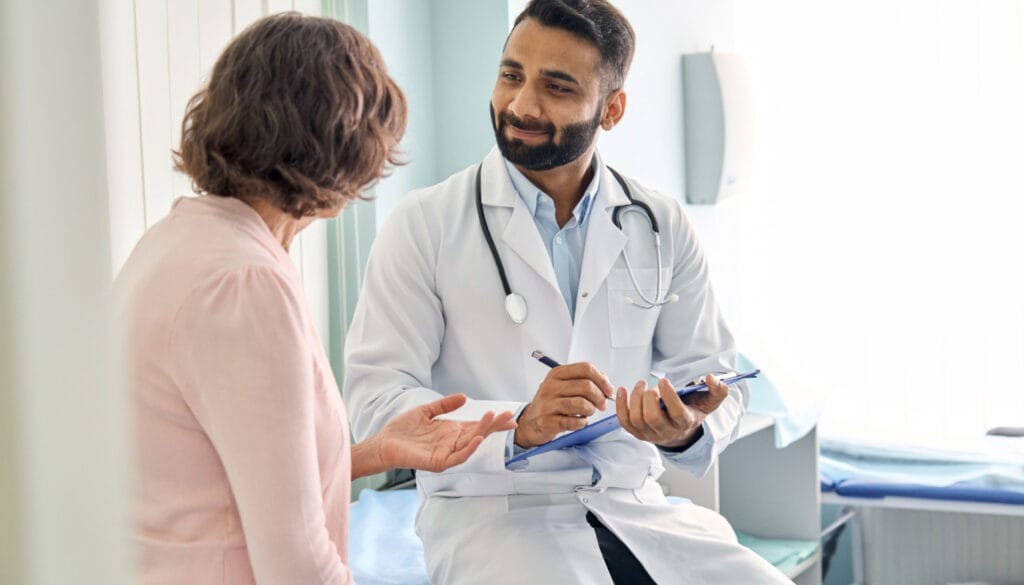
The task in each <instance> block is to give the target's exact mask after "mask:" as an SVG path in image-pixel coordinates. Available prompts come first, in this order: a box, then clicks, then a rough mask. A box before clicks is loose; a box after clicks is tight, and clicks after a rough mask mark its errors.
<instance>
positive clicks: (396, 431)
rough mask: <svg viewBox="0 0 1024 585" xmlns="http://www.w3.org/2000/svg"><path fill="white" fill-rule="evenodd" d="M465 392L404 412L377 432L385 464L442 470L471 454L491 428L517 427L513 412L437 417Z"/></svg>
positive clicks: (460, 400) (460, 401)
mask: <svg viewBox="0 0 1024 585" xmlns="http://www.w3.org/2000/svg"><path fill="white" fill-rule="evenodd" d="M466 400H467V399H466V395H465V394H453V395H451V396H446V397H444V398H442V399H440V400H437V401H435V402H431V403H429V404H424V405H423V406H420V407H417V408H414V409H412V410H410V411H408V412H405V413H403V414H401V415H399V416H397V417H395V419H394V420H392V421H391V422H389V423H388V424H387V425H385V426H384V428H383V430H381V433H380V449H381V453H380V455H381V458H382V460H383V461H386V462H387V463H388V467H402V468H412V469H423V470H426V471H443V470H445V469H448V468H449V467H452V466H455V465H458V464H460V463H462V462H464V461H466V460H467V459H469V456H470V455H472V454H473V453H474V452H475V451H476V449H477V447H479V446H480V444H481V443H483V440H484V438H486V437H487V436H488V435H490V434H491V433H493V432H498V431H510V430H512V429H514V428H515V427H516V423H515V421H513V420H512V417H513V414H512V413H511V412H509V411H505V412H503V413H501V414H498V415H495V414H494V413H493V412H488V413H487V414H485V415H484V416H483V417H482V418H481V419H480V420H476V421H465V422H462V421H454V420H438V419H437V417H438V416H440V415H442V414H447V413H449V412H452V411H454V410H456V409H458V408H460V407H461V406H462V405H463V404H465V403H466Z"/></svg>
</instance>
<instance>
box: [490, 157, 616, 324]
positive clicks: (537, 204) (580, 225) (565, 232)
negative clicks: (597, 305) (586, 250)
mask: <svg viewBox="0 0 1024 585" xmlns="http://www.w3.org/2000/svg"><path fill="white" fill-rule="evenodd" d="M505 168H507V169H508V176H509V178H510V179H512V187H513V188H515V190H516V193H518V194H519V197H520V198H521V199H522V200H523V202H524V203H526V208H527V209H529V210H530V215H532V216H533V221H534V223H536V224H537V231H539V232H540V237H541V238H542V239H543V240H544V248H545V249H546V250H547V251H548V258H550V259H551V265H552V266H553V267H554V269H555V278H556V279H557V280H558V288H559V290H561V292H562V298H564V299H565V306H566V307H568V308H569V318H570V319H572V320H573V321H575V317H576V294H577V292H579V288H580V271H581V270H582V267H583V247H584V245H585V244H586V242H587V225H588V224H589V223H590V206H591V204H592V203H593V202H594V200H595V199H597V195H598V190H599V189H600V188H601V169H602V168H603V167H602V164H601V159H600V157H599V156H598V155H597V153H594V163H593V168H594V178H593V179H591V180H590V185H588V186H587V189H586V191H584V192H583V197H581V198H580V201H579V203H577V204H576V207H575V208H574V209H573V210H572V217H570V218H569V221H567V222H566V223H565V225H564V226H562V227H558V221H556V219H555V201H554V199H552V198H551V197H550V196H548V194H547V193H545V192H543V191H541V190H540V189H539V188H538V187H537V186H536V185H534V184H533V183H531V182H530V180H529V179H527V178H526V176H525V175H523V173H521V172H520V171H519V169H517V168H516V167H515V165H513V164H512V163H510V162H508V160H506V161H505Z"/></svg>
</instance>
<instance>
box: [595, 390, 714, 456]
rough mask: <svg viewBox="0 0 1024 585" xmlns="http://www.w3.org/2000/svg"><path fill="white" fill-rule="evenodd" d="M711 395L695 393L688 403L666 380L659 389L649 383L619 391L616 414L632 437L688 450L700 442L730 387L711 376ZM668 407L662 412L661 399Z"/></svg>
mask: <svg viewBox="0 0 1024 585" xmlns="http://www.w3.org/2000/svg"><path fill="white" fill-rule="evenodd" d="M704 382H705V383H706V384H707V385H708V391H707V392H694V393H692V394H689V395H687V396H686V401H685V402H684V401H683V400H682V399H681V398H680V397H679V395H678V394H676V389H675V388H674V387H672V383H671V382H669V381H668V380H667V379H665V378H662V379H661V380H659V381H658V387H657V388H648V387H647V382H646V381H645V380H640V381H639V382H637V383H636V386H634V387H633V392H632V394H630V395H629V398H627V397H626V389H625V388H619V389H618V392H617V393H616V396H615V413H616V414H617V415H618V417H619V423H621V424H622V428H624V429H626V431H628V432H629V433H630V434H631V435H633V436H634V437H636V438H638V439H640V440H641V441H647V442H649V443H654V444H655V445H657V446H659V447H664V448H666V449H678V448H680V447H688V446H690V445H692V444H693V443H695V442H696V441H697V439H699V438H700V435H699V431H700V428H701V424H702V423H703V422H704V419H705V418H707V416H708V415H709V414H711V412H713V411H714V410H715V409H716V408H718V405H720V404H721V403H722V401H724V400H725V399H726V398H727V397H728V396H729V387H728V386H726V385H725V384H723V383H722V382H720V381H718V378H715V377H714V376H712V375H711V374H708V375H707V376H705V377H704ZM659 398H661V400H662V401H663V402H664V403H665V408H662V407H661V405H660V404H659V403H658V399H659Z"/></svg>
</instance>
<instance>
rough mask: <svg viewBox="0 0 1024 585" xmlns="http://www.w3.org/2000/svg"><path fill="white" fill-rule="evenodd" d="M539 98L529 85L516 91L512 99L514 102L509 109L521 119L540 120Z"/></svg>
mask: <svg viewBox="0 0 1024 585" xmlns="http://www.w3.org/2000/svg"><path fill="white" fill-rule="evenodd" d="M537 98H538V96H537V92H536V91H534V90H533V89H532V88H531V87H530V86H529V85H524V86H523V87H521V88H519V89H518V90H517V91H516V93H515V95H514V96H513V97H512V102H511V103H509V105H508V109H509V111H510V112H512V113H513V114H515V116H516V117H517V118H519V119H525V118H534V119H536V118H540V117H541V107H540V100H539V99H537Z"/></svg>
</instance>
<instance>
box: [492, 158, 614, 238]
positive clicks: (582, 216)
mask: <svg viewBox="0 0 1024 585" xmlns="http://www.w3.org/2000/svg"><path fill="white" fill-rule="evenodd" d="M502 161H504V163H505V168H506V169H507V170H508V176H509V179H511V180H512V188H513V189H515V190H516V193H518V194H519V198H520V199H522V200H523V203H526V208H527V209H529V210H530V215H532V216H533V217H536V216H537V208H538V202H539V201H540V198H541V197H548V194H547V193H545V192H543V191H541V190H540V188H539V187H537V186H536V185H534V184H533V183H532V182H531V181H530V179H527V178H526V175H524V174H523V173H522V172H520V171H519V169H517V168H516V166H515V165H514V164H512V163H510V162H509V161H508V159H506V158H502ZM592 164H593V167H594V178H592V179H591V180H590V184H589V185H587V189H586V191H584V192H583V197H580V201H579V203H577V204H576V207H575V208H574V209H573V210H572V215H573V217H575V218H576V224H577V225H579V224H582V223H583V222H584V221H586V219H587V214H588V213H589V212H590V208H591V207H593V203H594V200H595V199H597V194H598V190H599V189H600V188H601V175H602V174H604V172H603V171H604V162H603V161H602V160H601V155H600V154H598V152H597V151H596V150H595V151H594V162H593V163H592Z"/></svg>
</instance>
